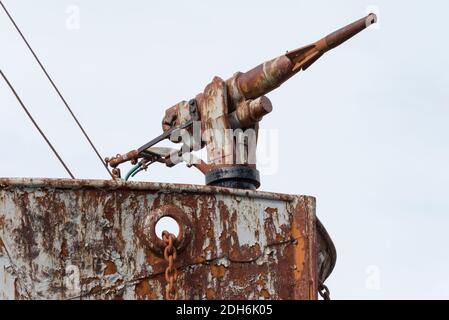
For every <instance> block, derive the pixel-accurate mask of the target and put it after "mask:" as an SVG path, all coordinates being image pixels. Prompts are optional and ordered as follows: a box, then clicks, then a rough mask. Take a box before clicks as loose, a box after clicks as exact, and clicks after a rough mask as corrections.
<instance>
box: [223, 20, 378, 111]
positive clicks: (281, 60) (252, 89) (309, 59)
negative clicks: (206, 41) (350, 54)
mask: <svg viewBox="0 0 449 320" xmlns="http://www.w3.org/2000/svg"><path fill="white" fill-rule="evenodd" d="M376 21H377V17H376V15H375V14H373V13H371V14H369V15H368V16H366V17H364V18H361V19H359V20H357V21H355V22H353V23H351V24H349V25H347V26H346V27H343V28H341V29H339V30H337V31H335V32H333V33H331V34H329V35H328V36H326V37H324V38H322V39H320V40H318V41H317V42H315V43H313V44H310V45H307V46H305V47H302V48H299V49H296V50H293V51H290V52H287V53H286V54H285V55H282V56H280V57H277V58H275V59H273V60H270V61H267V62H264V63H262V64H260V65H258V66H257V67H255V68H254V69H251V70H249V71H248V72H245V73H236V74H235V75H234V76H233V77H232V78H230V79H228V80H227V81H226V83H227V86H228V89H229V90H228V95H229V97H230V98H231V101H233V102H235V103H234V104H233V106H232V109H234V108H235V105H236V103H238V102H240V101H243V100H246V99H256V98H258V97H260V96H262V95H264V94H267V93H268V92H270V91H272V90H274V89H276V88H277V87H279V86H280V85H281V84H282V83H284V82H285V81H287V80H288V79H289V78H291V77H292V76H293V75H295V74H296V73H298V72H299V71H301V70H306V69H307V68H308V67H309V66H310V65H312V64H313V63H314V62H315V61H316V60H318V59H319V58H320V57H321V56H322V55H323V54H324V53H325V52H326V51H328V50H331V49H333V48H335V47H337V46H338V45H340V44H342V43H343V42H345V41H346V40H348V39H350V38H351V37H353V36H355V35H356V34H357V33H359V32H360V31H362V30H364V29H365V28H367V27H368V26H370V25H371V24H373V23H376ZM230 111H233V110H230Z"/></svg>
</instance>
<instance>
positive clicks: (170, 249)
mask: <svg viewBox="0 0 449 320" xmlns="http://www.w3.org/2000/svg"><path fill="white" fill-rule="evenodd" d="M175 239H176V237H175V236H174V235H173V234H171V233H170V232H168V231H163V232H162V240H164V244H165V249H164V259H165V261H167V262H168V266H167V268H166V269H165V280H166V281H167V286H166V288H165V299H166V300H176V299H178V292H177V291H176V278H177V277H178V272H177V270H176V268H175V267H174V262H175V260H176V248H175V246H174V245H173V243H174V241H175Z"/></svg>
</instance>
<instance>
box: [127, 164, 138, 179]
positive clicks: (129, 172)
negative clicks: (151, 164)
mask: <svg viewBox="0 0 449 320" xmlns="http://www.w3.org/2000/svg"><path fill="white" fill-rule="evenodd" d="M140 166H141V164H140V163H138V164H136V165H135V166H134V167H132V168H131V170H129V171H128V173H127V174H126V176H125V181H128V179H129V177H131V175H132V174H133V173H134V172H135V171H136V170H137V169H139V168H140Z"/></svg>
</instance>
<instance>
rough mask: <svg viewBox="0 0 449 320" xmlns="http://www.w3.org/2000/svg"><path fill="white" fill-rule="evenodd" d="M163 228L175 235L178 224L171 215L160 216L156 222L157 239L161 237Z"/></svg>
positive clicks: (177, 232)
mask: <svg viewBox="0 0 449 320" xmlns="http://www.w3.org/2000/svg"><path fill="white" fill-rule="evenodd" d="M164 230H167V231H168V232H170V233H172V234H173V235H175V236H176V237H177V236H178V235H179V224H178V222H177V221H176V220H175V219H173V218H172V217H169V216H165V217H162V218H160V219H159V220H158V221H157V222H156V235H157V236H158V238H159V239H162V232H163V231H164Z"/></svg>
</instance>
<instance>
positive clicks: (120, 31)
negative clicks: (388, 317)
mask: <svg viewBox="0 0 449 320" xmlns="http://www.w3.org/2000/svg"><path fill="white" fill-rule="evenodd" d="M4 3H5V5H6V6H7V7H8V8H9V10H10V12H11V13H12V14H13V16H14V17H15V18H16V21H17V22H18V24H19V26H20V27H21V28H22V31H23V32H24V33H25V35H26V36H27V37H28V39H29V40H30V42H31V45H32V46H33V47H34V48H35V50H36V51H37V53H38V55H39V56H40V57H41V59H42V61H43V62H44V64H45V65H46V66H47V68H48V70H49V72H50V74H51V75H52V76H53V78H54V79H55V81H56V83H57V84H59V87H60V89H61V90H62V92H63V94H64V95H65V97H66V98H67V100H68V101H69V103H70V105H71V106H72V108H73V110H74V111H75V113H76V114H77V115H78V117H79V119H80V120H81V122H82V123H83V124H84V126H85V127H86V130H87V131H88V133H89V134H90V135H91V137H92V139H93V140H94V142H95V144H96V145H97V147H98V148H99V149H100V152H101V153H102V154H103V156H107V155H114V154H116V153H118V152H124V151H128V150H130V149H132V148H135V147H138V146H139V145H141V144H143V143H144V142H146V141H147V140H149V139H151V138H153V137H155V136H156V135H158V134H160V133H161V125H160V123H161V119H162V116H163V114H164V111H165V109H166V108H168V107H170V106H172V105H174V104H175V103H177V102H178V101H180V100H188V99H189V98H191V97H193V96H194V95H195V94H196V93H198V92H200V91H202V90H203V88H204V86H205V85H206V84H207V83H208V82H209V81H210V80H211V79H212V77H213V76H214V75H219V76H221V77H222V78H224V79H226V78H228V77H230V76H231V75H232V74H233V73H234V72H236V71H246V70H248V69H250V68H252V67H253V66H255V65H257V64H259V63H260V62H263V61H265V60H268V59H271V58H273V57H276V56H278V55H279V54H282V53H284V52H285V51H286V50H290V49H294V48H298V47H300V46H302V45H305V44H308V43H310V42H313V41H315V40H318V39H319V38H321V37H322V36H325V35H326V34H328V33H329V32H331V31H334V30H336V29H338V28H340V27H342V26H344V25H346V24H347V23H350V22H352V21H353V20H356V19H358V18H360V17H362V16H364V15H365V14H366V13H367V11H368V10H370V8H371V9H372V10H374V11H375V12H377V13H378V15H379V22H380V23H379V26H378V28H377V27H376V28H373V29H372V30H366V31H365V32H363V33H361V34H359V35H358V36H356V37H355V38H353V39H352V40H350V41H349V42H347V43H345V44H344V45H342V46H340V47H338V48H337V49H335V50H334V51H332V52H329V53H328V54H327V55H325V56H324V57H323V58H321V59H320V60H319V61H318V62H317V63H316V64H314V65H313V66H312V67H311V68H310V69H308V70H307V71H306V72H304V73H301V74H299V75H297V76H296V77H295V78H293V79H291V80H290V81H289V82H287V83H286V84H285V85H284V86H282V87H281V88H279V89H278V90H276V91H275V92H273V93H270V94H269V95H268V96H269V98H270V99H271V101H272V103H273V107H274V110H273V112H272V113H271V114H270V115H268V116H267V117H266V118H265V119H264V120H263V122H262V124H261V127H262V129H265V130H268V131H269V132H271V133H273V132H274V133H275V134H277V135H278V139H279V143H278V144H276V143H273V142H271V143H269V144H268V141H270V140H269V139H268V138H264V137H263V136H262V138H261V142H260V143H261V145H263V144H265V145H268V146H269V148H271V149H272V150H274V151H273V152H272V153H271V154H269V157H268V158H269V161H268V162H267V159H263V158H262V157H260V158H259V159H260V161H261V163H263V166H261V169H262V171H263V172H265V173H268V174H264V175H262V187H261V190H265V191H275V192H283V193H291V194H308V195H314V196H316V197H317V214H318V216H319V217H320V219H321V220H322V222H323V223H324V225H325V226H326V228H327V229H328V231H329V233H330V234H331V236H332V238H333V240H334V242H335V245H336V247H337V252H338V261H337V266H336V268H335V270H334V272H333V274H332V275H331V277H330V279H329V280H328V282H327V284H328V286H329V287H330V289H331V291H332V296H333V298H337V299H338V298H340V299H345V298H355V299H391V298H395V299H398V298H406V299H407V298H412V299H416V298H446V299H447V298H449V274H448V273H447V270H448V264H449V254H448V251H447V248H446V244H447V243H448V241H449V232H448V231H447V229H448V227H449V216H448V213H449V196H448V184H449V166H448V161H449V150H448V142H449V126H448V121H449V98H448V93H447V90H448V85H449V76H448V67H449V60H448V57H449V46H448V42H447V32H448V27H447V12H448V11H449V3H448V2H446V1H394V2H393V1H386V0H385V1H363V0H357V1H356V0H352V1H338V3H337V1H261V0H259V1H245V2H243V1H234V0H232V1H231V0H228V1H220V2H218V1H207V2H206V1H199V0H190V1H160V2H159V3H155V2H153V1H137V0H135V1H127V2H123V1H102V0H97V1H88V0H72V1H65V0H58V1H56V0H40V1H39V2H38V4H37V1H32V0H15V1H12V0H4ZM70 5H75V6H76V8H78V9H79V10H80V12H79V13H80V16H79V17H80V20H79V22H80V29H76V30H73V29H70V28H67V19H68V17H69V15H70V13H68V12H69V11H70V10H71V9H70ZM68 8H69V11H67V9H68ZM71 12H73V11H71ZM0 40H1V42H0V43H1V47H0V63H1V65H0V67H1V69H2V70H3V71H4V72H5V73H6V75H7V76H9V78H10V80H11V82H12V83H13V84H14V85H15V87H16V89H17V91H18V93H19V94H20V95H21V97H22V98H23V100H24V102H25V103H26V104H27V106H28V107H29V109H30V111H31V112H32V114H33V115H34V116H35V117H36V119H37V120H38V122H39V124H40V125H41V126H42V128H43V129H44V131H45V132H46V133H47V134H48V136H49V137H50V139H51V141H52V142H53V143H54V144H55V146H56V148H57V150H58V151H59V152H60V153H61V154H62V156H63V158H64V159H65V160H66V161H67V163H68V165H69V167H70V168H71V169H72V171H73V172H74V174H75V175H76V176H77V177H79V178H107V175H106V172H105V170H104V169H103V168H102V167H101V165H100V163H99V161H98V159H97V158H96V156H95V154H94V153H93V152H92V151H91V150H90V149H89V146H88V145H87V143H86V142H85V140H84V138H83V137H82V135H81V133H80V132H79V131H78V129H77V127H76V126H75V124H74V123H73V121H72V120H71V118H70V116H69V115H68V113H67V112H66V110H65V109H64V107H63V105H62V103H61V102H60V101H59V100H58V97H57V96H56V94H55V92H54V91H53V90H52V88H51V87H50V85H49V83H48V81H47V80H46V79H45V78H44V76H43V74H42V72H41V70H40V69H39V68H38V66H37V64H36V63H35V61H34V60H33V58H32V56H31V55H30V53H29V52H28V51H27V49H26V47H25V45H24V44H23V42H22V41H21V39H20V38H19V36H18V34H17V33H16V32H15V30H14V29H13V27H12V25H11V24H10V22H9V21H8V20H7V18H6V16H5V15H4V14H3V12H0ZM0 110H1V117H0V137H1V138H0V148H1V150H3V152H2V154H1V160H0V176H22V177H66V173H65V172H64V171H63V169H62V167H61V166H60V164H59V163H58V162H57V161H56V159H55V158H54V157H53V155H52V154H50V152H49V149H48V147H47V146H46V145H45V144H44V142H43V141H42V139H41V137H40V136H39V135H38V134H37V132H36V131H35V129H34V128H33V127H32V126H31V123H30V122H29V120H28V119H27V118H26V116H25V114H24V112H23V111H22V110H21V109H20V108H19V105H18V104H17V101H16V100H15V98H14V97H13V96H12V94H11V92H10V91H9V89H8V88H7V87H6V85H5V84H4V83H3V82H0ZM138 178H139V179H145V180H148V181H167V182H179V183H196V184H203V182H204V181H203V180H204V179H203V177H202V176H201V174H199V173H198V172H197V171H195V170H193V169H192V170H189V169H187V168H186V167H185V166H183V165H179V166H178V167H176V168H172V169H168V168H165V167H162V166H159V167H153V168H152V170H151V171H150V173H149V174H146V175H141V176H139V177H138Z"/></svg>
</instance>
